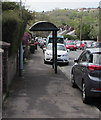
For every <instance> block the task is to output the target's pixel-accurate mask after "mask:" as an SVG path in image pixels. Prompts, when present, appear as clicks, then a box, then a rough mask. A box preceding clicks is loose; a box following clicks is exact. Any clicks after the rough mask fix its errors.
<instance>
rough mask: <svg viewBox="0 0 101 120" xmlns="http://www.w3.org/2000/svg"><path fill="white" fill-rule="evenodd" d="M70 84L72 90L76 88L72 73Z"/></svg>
mask: <svg viewBox="0 0 101 120" xmlns="http://www.w3.org/2000/svg"><path fill="white" fill-rule="evenodd" d="M71 83H72V87H73V88H76V87H77V85H76V83H75V78H74V75H73V73H72V74H71Z"/></svg>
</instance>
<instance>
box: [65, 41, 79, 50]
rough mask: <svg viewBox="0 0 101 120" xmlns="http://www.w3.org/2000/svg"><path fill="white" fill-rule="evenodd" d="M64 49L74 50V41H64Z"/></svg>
mask: <svg viewBox="0 0 101 120" xmlns="http://www.w3.org/2000/svg"><path fill="white" fill-rule="evenodd" d="M66 49H69V50H75V51H76V49H77V46H76V43H75V42H66Z"/></svg>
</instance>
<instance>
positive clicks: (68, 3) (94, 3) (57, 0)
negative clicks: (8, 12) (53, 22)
mask: <svg viewBox="0 0 101 120" xmlns="http://www.w3.org/2000/svg"><path fill="white" fill-rule="evenodd" d="M3 1H14V2H20V0H3ZM21 1H22V3H23V4H24V5H25V7H26V8H27V9H29V10H31V11H36V12H42V11H51V10H53V9H56V8H59V9H64V8H69V9H77V8H97V7H98V6H99V2H100V0H21Z"/></svg>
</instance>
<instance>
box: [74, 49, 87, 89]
mask: <svg viewBox="0 0 101 120" xmlns="http://www.w3.org/2000/svg"><path fill="white" fill-rule="evenodd" d="M87 62H88V52H87V51H84V52H83V53H82V54H81V56H80V57H79V59H78V63H77V66H76V69H75V71H76V72H75V73H76V83H77V85H78V86H79V88H81V87H82V78H83V77H84V74H85V69H86V66H87Z"/></svg>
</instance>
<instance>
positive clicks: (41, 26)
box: [29, 21, 59, 31]
mask: <svg viewBox="0 0 101 120" xmlns="http://www.w3.org/2000/svg"><path fill="white" fill-rule="evenodd" d="M29 30H30V31H58V30H59V29H58V28H57V27H56V26H55V25H54V24H53V23H50V22H47V21H39V22H36V23H35V24H33V25H32V26H31V27H30V28H29Z"/></svg>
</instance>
